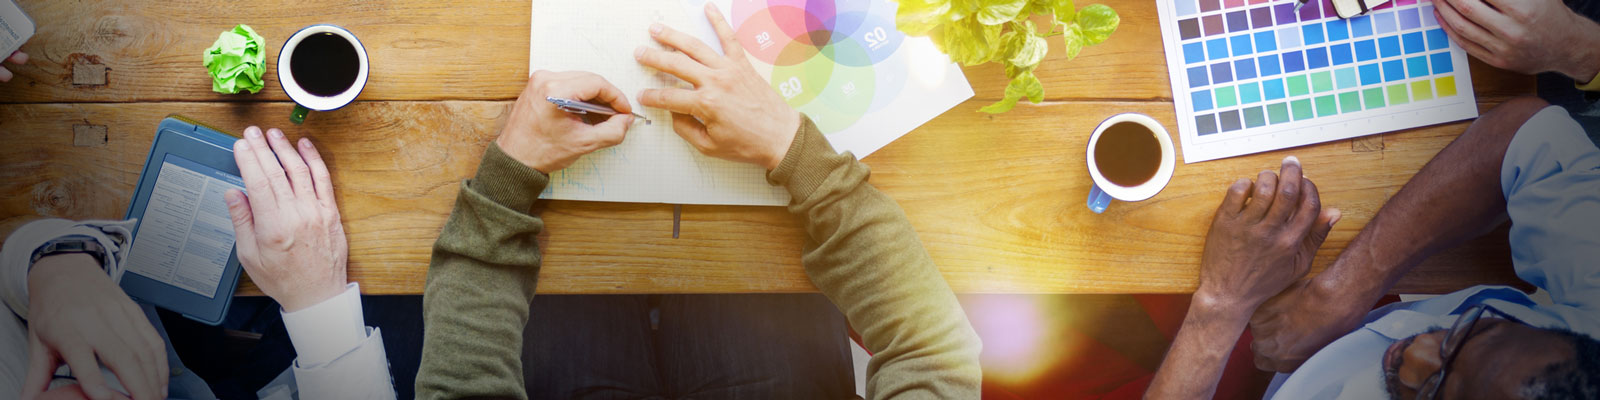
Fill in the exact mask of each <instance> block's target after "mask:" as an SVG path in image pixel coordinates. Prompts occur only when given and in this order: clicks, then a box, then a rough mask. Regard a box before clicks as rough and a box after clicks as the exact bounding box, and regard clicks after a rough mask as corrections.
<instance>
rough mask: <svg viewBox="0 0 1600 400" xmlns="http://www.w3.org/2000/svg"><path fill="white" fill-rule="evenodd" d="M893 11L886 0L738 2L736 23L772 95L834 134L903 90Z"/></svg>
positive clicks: (903, 64)
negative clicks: (779, 97)
mask: <svg viewBox="0 0 1600 400" xmlns="http://www.w3.org/2000/svg"><path fill="white" fill-rule="evenodd" d="M894 11H895V9H894V7H893V5H892V4H887V3H885V2H882V1H844V2H837V3H835V2H834V1H832V0H821V1H817V0H812V1H806V0H766V1H761V0H735V1H734V2H733V4H732V10H731V12H730V14H731V19H732V21H730V22H731V23H732V24H733V26H734V29H735V30H736V31H737V32H736V33H735V34H736V35H737V37H738V38H739V43H740V44H741V45H742V46H743V47H744V49H745V51H746V52H747V53H749V58H750V60H751V63H752V64H753V65H754V66H755V67H756V69H757V70H758V71H760V72H761V73H762V75H764V76H768V77H769V78H770V81H771V84H772V89H773V90H774V91H776V92H777V93H778V94H779V95H782V96H783V98H784V100H785V101H787V102H788V103H789V105H790V106H792V107H794V108H795V109H798V110H800V111H801V112H803V113H805V114H806V115H808V116H810V117H811V120H812V122H815V123H816V124H817V128H819V129H821V130H822V131H823V132H826V133H829V134H832V133H837V132H840V131H843V130H845V129H847V128H849V127H851V126H852V125H855V124H856V123H857V122H859V121H860V120H861V119H862V117H864V116H866V115H867V114H869V113H872V112H874V111H879V110H882V109H884V108H885V107H888V106H889V105H890V103H892V102H894V100H895V99H896V98H897V97H898V95H899V94H900V93H901V92H902V91H903V90H904V88H905V85H906V75H907V74H906V72H905V71H906V70H907V68H908V65H906V57H896V56H895V52H896V51H897V50H899V49H900V48H901V45H902V44H903V43H904V42H905V35H904V34H902V33H900V32H899V31H898V30H895V25H894Z"/></svg>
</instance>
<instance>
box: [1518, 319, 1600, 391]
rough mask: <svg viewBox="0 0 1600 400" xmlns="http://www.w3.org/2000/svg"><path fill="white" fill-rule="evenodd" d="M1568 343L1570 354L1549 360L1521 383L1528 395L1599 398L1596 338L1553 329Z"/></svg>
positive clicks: (1599, 345) (1599, 364)
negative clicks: (1538, 370) (1535, 373)
mask: <svg viewBox="0 0 1600 400" xmlns="http://www.w3.org/2000/svg"><path fill="white" fill-rule="evenodd" d="M1555 332H1556V333H1557V334H1560V335H1562V336H1564V337H1566V339H1567V340H1568V341H1569V342H1571V343H1572V358H1571V359H1568V360H1566V361H1562V362H1558V363H1555V364H1550V366H1548V367H1545V368H1544V371H1540V372H1539V374H1538V375H1535V376H1534V377H1532V378H1529V379H1528V381H1527V382H1525V383H1523V384H1522V395H1523V397H1525V398H1530V399H1538V400H1544V399H1600V341H1596V340H1595V339H1594V338H1591V337H1588V336H1585V335H1583V334H1579V333H1576V332H1572V331H1568V330H1556V331H1555Z"/></svg>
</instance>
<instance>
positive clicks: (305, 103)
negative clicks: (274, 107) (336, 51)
mask: <svg viewBox="0 0 1600 400" xmlns="http://www.w3.org/2000/svg"><path fill="white" fill-rule="evenodd" d="M322 33H329V34H333V35H335V36H338V37H340V38H343V39H345V40H346V41H348V42H349V44H350V46H351V47H353V48H354V50H355V53H356V58H357V60H358V61H359V63H358V67H357V72H356V78H355V82H354V83H352V84H350V87H348V88H346V89H344V91H342V92H339V93H337V94H332V95H317V94H313V93H311V92H308V91H307V90H306V89H305V88H304V87H302V86H301V84H300V82H298V81H296V80H295V77H294V73H293V71H291V69H292V68H290V65H291V64H290V63H291V62H292V60H293V58H294V55H295V50H297V49H299V46H300V43H301V42H302V41H304V40H305V39H306V38H307V37H310V36H311V35H316V34H322ZM367 70H368V67H367V49H366V47H364V46H362V45H361V40H360V39H356V35H355V34H353V33H350V31H348V30H345V29H344V28H341V27H339V26H337V25H328V24H317V25H311V26H307V27H305V28H300V31H298V32H295V33H294V35H291V36H289V40H287V41H284V42H283V50H281V51H279V52H278V82H279V83H280V84H281V86H283V93H284V94H287V95H289V99H290V100H294V103H295V108H294V113H293V114H290V116H289V120H290V121H292V122H294V123H295V124H297V125H298V124H300V123H301V122H304V121H305V118H306V114H308V113H309V112H310V111H311V110H316V111H332V110H337V109H339V108H341V107H344V106H346V105H349V104H350V103H351V102H353V101H355V100H356V96H358V95H360V94H361V90H362V89H364V88H366V87H367Z"/></svg>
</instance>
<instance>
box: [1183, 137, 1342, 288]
mask: <svg viewBox="0 0 1600 400" xmlns="http://www.w3.org/2000/svg"><path fill="white" fill-rule="evenodd" d="M1337 216H1338V211H1337V210H1333V209H1330V210H1328V212H1326V213H1325V212H1323V210H1322V202H1321V198H1320V195H1319V194H1318V193H1317V187H1316V185H1314V184H1312V183H1311V181H1310V180H1307V179H1302V177H1301V171H1300V162H1299V160H1297V159H1295V158H1294V157H1289V158H1285V159H1284V161H1283V168H1282V175H1281V176H1280V175H1277V174H1273V173H1272V171H1262V172H1261V174H1260V175H1259V176H1258V177H1257V178H1256V181H1255V183H1254V184H1252V183H1251V182H1250V180H1248V179H1240V180H1239V181H1237V182H1234V184H1233V186H1231V187H1229V188H1228V193H1227V195H1226V196H1224V198H1223V200H1222V205H1221V206H1219V207H1217V212H1216V215H1215V217H1213V220H1212V222H1211V230H1210V231H1209V232H1207V233H1206V245H1205V252H1204V254H1203V255H1202V256H1201V262H1200V288H1199V290H1197V291H1196V292H1195V301H1197V302H1203V303H1205V304H1206V305H1207V306H1210V307H1215V308H1219V309H1222V310H1224V311H1225V312H1227V313H1229V314H1236V315H1237V316H1238V317H1240V318H1243V317H1247V316H1249V315H1250V313H1251V312H1252V311H1254V310H1255V308H1256V307H1257V306H1260V305H1261V303H1262V302H1265V301H1266V300H1267V299H1268V298H1270V297H1272V296H1273V295H1276V294H1278V293H1279V292H1280V291H1282V290H1283V289H1284V288H1285V287H1288V286H1289V284H1291V283H1293V282H1294V281H1295V280H1297V279H1300V278H1301V277H1303V276H1305V275H1306V273H1307V272H1309V271H1310V269H1311V255H1313V254H1314V253H1315V251H1316V249H1317V248H1318V247H1320V246H1321V245H1322V241H1323V240H1324V239H1325V238H1327V235H1328V231H1329V230H1331V229H1332V228H1333V222H1334V220H1335V219H1336V217H1337Z"/></svg>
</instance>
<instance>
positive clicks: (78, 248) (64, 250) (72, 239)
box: [28, 235, 106, 269]
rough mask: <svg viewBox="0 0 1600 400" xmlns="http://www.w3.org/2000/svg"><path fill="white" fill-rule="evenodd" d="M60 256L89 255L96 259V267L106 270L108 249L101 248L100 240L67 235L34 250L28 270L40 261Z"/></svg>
mask: <svg viewBox="0 0 1600 400" xmlns="http://www.w3.org/2000/svg"><path fill="white" fill-rule="evenodd" d="M59 254H88V255H89V256H90V257H94V261H95V265H97V266H100V267H101V268H105V264H106V248H105V247H102V246H100V241H99V240H95V238H92V237H89V236H84V235H67V236H62V237H58V238H55V239H51V240H50V241H48V242H44V245H42V246H39V248H38V249H35V250H33V257H32V259H30V260H28V268H30V269H31V268H33V264H34V263H38V262H39V260H40V259H43V258H45V257H49V256H53V255H59Z"/></svg>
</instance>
